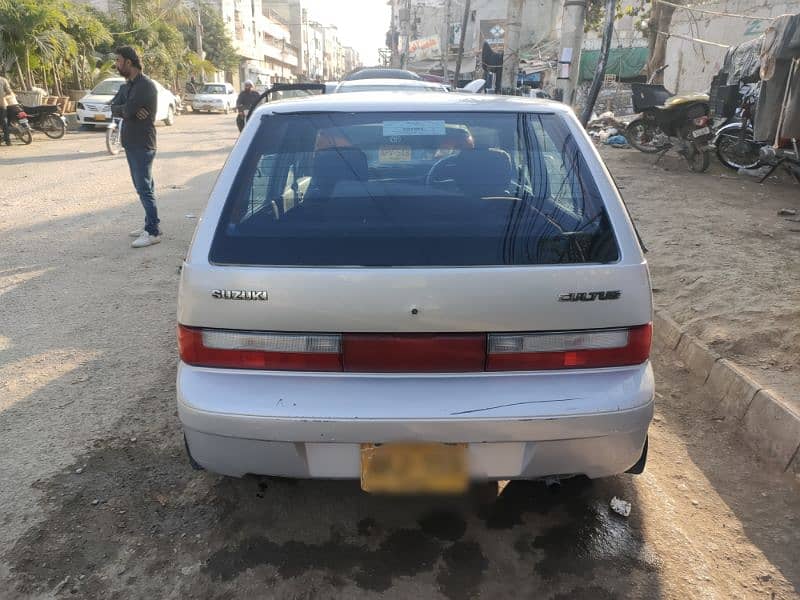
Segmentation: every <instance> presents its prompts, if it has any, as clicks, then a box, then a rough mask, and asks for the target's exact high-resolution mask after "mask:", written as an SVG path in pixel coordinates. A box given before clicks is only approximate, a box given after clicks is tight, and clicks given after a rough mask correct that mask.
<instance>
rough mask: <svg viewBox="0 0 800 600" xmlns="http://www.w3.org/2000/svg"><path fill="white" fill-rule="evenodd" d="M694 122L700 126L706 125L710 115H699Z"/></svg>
mask: <svg viewBox="0 0 800 600" xmlns="http://www.w3.org/2000/svg"><path fill="white" fill-rule="evenodd" d="M694 124H695V125H697V126H698V127H705V126H706V125H708V116H707V115H703V116H702V117H697V118H696V119H695V120H694Z"/></svg>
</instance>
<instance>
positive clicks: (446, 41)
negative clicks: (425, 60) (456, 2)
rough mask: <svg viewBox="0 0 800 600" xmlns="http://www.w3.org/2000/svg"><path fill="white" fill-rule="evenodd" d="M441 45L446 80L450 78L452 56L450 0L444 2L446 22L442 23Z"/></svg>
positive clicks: (443, 74)
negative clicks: (449, 59) (450, 57)
mask: <svg viewBox="0 0 800 600" xmlns="http://www.w3.org/2000/svg"><path fill="white" fill-rule="evenodd" d="M439 45H440V46H441V50H440V52H441V55H442V77H443V78H444V80H445V81H447V80H448V79H449V71H450V67H449V64H448V63H449V61H448V58H449V56H450V0H445V2H444V22H443V23H442V35H440V36H439Z"/></svg>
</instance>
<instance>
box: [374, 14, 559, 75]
mask: <svg viewBox="0 0 800 600" xmlns="http://www.w3.org/2000/svg"><path fill="white" fill-rule="evenodd" d="M389 3H390V6H391V9H392V10H391V14H392V16H391V22H390V27H389V31H388V32H387V35H386V41H387V46H388V47H389V48H390V50H391V52H392V61H391V62H392V65H394V66H396V67H401V66H402V67H405V68H408V69H410V70H412V71H416V72H419V73H433V74H438V75H446V76H448V77H451V76H452V75H453V73H454V71H455V63H456V57H457V53H458V45H459V41H460V38H461V23H462V19H463V17H464V9H465V2H464V0H389ZM561 5H562V1H561V0H527V2H525V5H524V9H523V14H522V30H521V32H520V51H521V52H520V53H521V55H523V56H525V55H526V53H527V54H530V55H534V56H539V55H540V54H541V53H542V50H545V51H546V52H550V51H551V50H552V48H553V47H554V45H555V46H557V43H556V42H557V39H558V37H557V32H558V22H559V19H560V16H561ZM507 14H508V0H473V1H472V3H471V6H470V13H469V14H468V15H467V28H466V33H465V36H464V54H463V58H462V63H461V80H462V82H463V81H465V80H469V79H472V78H474V77H476V76H482V75H483V73H484V70H485V69H484V67H486V66H487V64H489V63H491V56H492V55H491V54H488V57H489V58H488V59H487V53H486V52H485V51H484V47H485V45H488V46H489V47H490V49H491V51H492V52H493V53H494V54H495V55H498V56H499V55H500V54H502V52H503V50H504V44H505V33H506V32H505V28H506V17H507ZM487 60H488V62H487ZM500 60H501V59H500ZM445 71H446V73H445Z"/></svg>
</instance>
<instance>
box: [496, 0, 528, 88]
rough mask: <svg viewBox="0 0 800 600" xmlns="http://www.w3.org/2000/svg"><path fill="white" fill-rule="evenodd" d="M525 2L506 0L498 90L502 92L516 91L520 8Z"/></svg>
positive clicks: (520, 22) (522, 0)
mask: <svg viewBox="0 0 800 600" xmlns="http://www.w3.org/2000/svg"><path fill="white" fill-rule="evenodd" d="M524 4H525V0H508V13H507V16H506V43H505V50H504V51H503V80H502V83H501V84H500V89H501V90H502V91H504V92H507V91H508V90H512V91H513V90H516V89H517V72H518V71H519V39H520V33H521V30H522V7H523V5H524Z"/></svg>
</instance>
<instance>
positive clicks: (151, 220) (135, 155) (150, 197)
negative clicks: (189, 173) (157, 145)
mask: <svg viewBox="0 0 800 600" xmlns="http://www.w3.org/2000/svg"><path fill="white" fill-rule="evenodd" d="M125 156H126V157H127V159H128V167H129V168H130V170H131V179H133V187H135V188H136V193H137V194H139V200H141V202H142V206H143V207H144V229H145V231H147V233H149V234H150V235H160V233H161V232H160V230H159V228H158V224H159V220H158V209H157V208H156V196H155V183H154V182H153V159H154V158H155V157H156V151H155V150H145V149H144V148H125Z"/></svg>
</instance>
